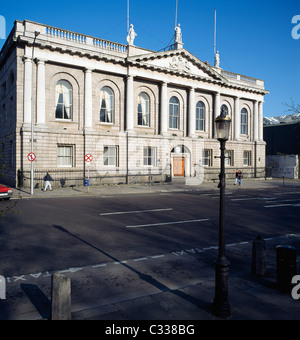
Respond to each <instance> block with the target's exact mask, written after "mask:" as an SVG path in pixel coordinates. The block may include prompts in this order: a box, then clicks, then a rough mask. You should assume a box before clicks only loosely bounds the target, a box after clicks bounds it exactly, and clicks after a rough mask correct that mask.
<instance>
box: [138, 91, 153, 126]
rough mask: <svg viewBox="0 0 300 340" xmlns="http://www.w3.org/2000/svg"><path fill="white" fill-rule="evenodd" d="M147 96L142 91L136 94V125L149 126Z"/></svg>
mask: <svg viewBox="0 0 300 340" xmlns="http://www.w3.org/2000/svg"><path fill="white" fill-rule="evenodd" d="M149 106H150V105H149V96H148V95H147V94H146V93H144V92H142V93H140V94H139V96H138V107H137V111H138V125H140V126H150V112H149Z"/></svg>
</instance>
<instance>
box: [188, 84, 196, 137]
mask: <svg viewBox="0 0 300 340" xmlns="http://www.w3.org/2000/svg"><path fill="white" fill-rule="evenodd" d="M188 122H189V123H188V127H189V137H195V135H196V104H195V89H194V88H191V89H190V92H189V117H188Z"/></svg>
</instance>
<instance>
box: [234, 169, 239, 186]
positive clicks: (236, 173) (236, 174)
mask: <svg viewBox="0 0 300 340" xmlns="http://www.w3.org/2000/svg"><path fill="white" fill-rule="evenodd" d="M239 173H240V170H239V169H237V170H236V172H235V181H234V185H236V184H237V182H238V180H239Z"/></svg>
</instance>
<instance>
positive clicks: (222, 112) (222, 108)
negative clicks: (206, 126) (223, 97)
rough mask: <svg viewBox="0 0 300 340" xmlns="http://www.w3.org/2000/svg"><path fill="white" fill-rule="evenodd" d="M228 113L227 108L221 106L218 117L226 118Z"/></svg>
mask: <svg viewBox="0 0 300 340" xmlns="http://www.w3.org/2000/svg"><path fill="white" fill-rule="evenodd" d="M228 112H229V111H228V107H227V106H226V105H222V106H221V110H220V115H221V116H222V117H226V116H228Z"/></svg>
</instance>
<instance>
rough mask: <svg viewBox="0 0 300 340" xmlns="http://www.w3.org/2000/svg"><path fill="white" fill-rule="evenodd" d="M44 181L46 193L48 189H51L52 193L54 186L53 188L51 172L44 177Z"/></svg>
mask: <svg viewBox="0 0 300 340" xmlns="http://www.w3.org/2000/svg"><path fill="white" fill-rule="evenodd" d="M44 181H45V182H46V184H45V189H44V191H47V188H48V187H49V188H50V191H52V186H51V183H50V181H53V179H52V177H51V176H50V171H47V175H46V176H45V177H44Z"/></svg>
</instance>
